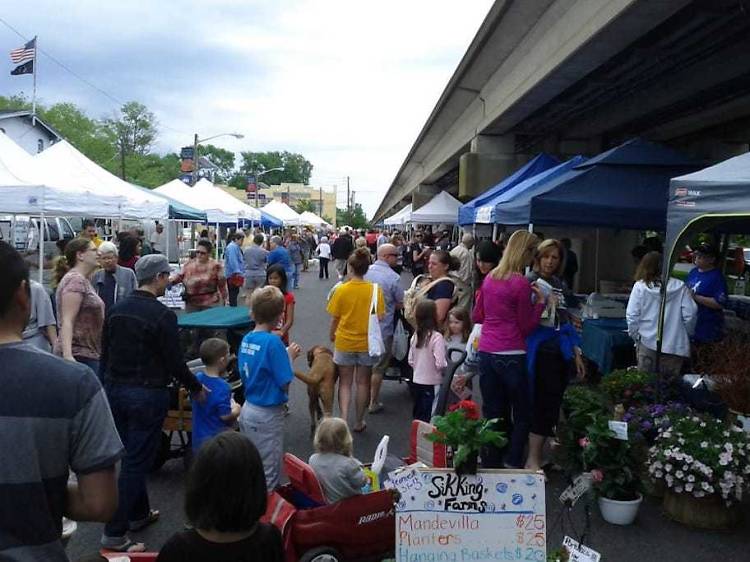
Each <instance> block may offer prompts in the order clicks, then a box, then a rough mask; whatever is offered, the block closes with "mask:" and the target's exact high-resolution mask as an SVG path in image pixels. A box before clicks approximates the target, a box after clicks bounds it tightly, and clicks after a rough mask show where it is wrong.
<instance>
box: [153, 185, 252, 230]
mask: <svg viewBox="0 0 750 562" xmlns="http://www.w3.org/2000/svg"><path fill="white" fill-rule="evenodd" d="M201 182H205V183H204V184H202V185H201ZM154 191H155V192H157V193H161V194H163V195H166V196H167V197H171V198H172V199H176V200H177V201H179V202H180V203H183V204H185V205H189V206H191V207H195V208H196V209H200V210H201V211H205V212H206V217H207V220H208V222H210V223H232V222H237V221H238V220H239V219H242V218H244V219H248V220H252V221H260V212H259V211H258V210H257V209H254V208H253V207H250V206H249V205H245V204H244V203H242V201H239V200H237V199H235V198H234V197H232V196H231V195H229V194H228V193H225V192H224V191H222V190H221V189H219V188H218V187H215V186H214V185H213V184H212V183H211V182H209V181H208V180H200V181H199V182H198V183H197V184H196V185H195V186H193V187H189V186H187V185H185V184H184V183H183V182H182V181H180V180H178V179H174V180H172V181H170V182H167V183H165V184H164V185H161V186H159V187H157V188H156V189H154ZM217 192H218V193H220V194H221V195H219V194H218V193H217Z"/></svg>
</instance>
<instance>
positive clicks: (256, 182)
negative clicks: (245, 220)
mask: <svg viewBox="0 0 750 562" xmlns="http://www.w3.org/2000/svg"><path fill="white" fill-rule="evenodd" d="M283 171H284V168H283V167H281V168H271V169H270V170H263V171H262V172H258V173H257V174H255V208H256V209H257V208H258V190H259V189H260V187H259V186H258V183H260V178H261V176H265V175H266V174H269V173H271V172H283Z"/></svg>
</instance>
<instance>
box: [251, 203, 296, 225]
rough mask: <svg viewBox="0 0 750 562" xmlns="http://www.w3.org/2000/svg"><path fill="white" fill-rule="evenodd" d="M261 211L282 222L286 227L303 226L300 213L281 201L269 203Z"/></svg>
mask: <svg viewBox="0 0 750 562" xmlns="http://www.w3.org/2000/svg"><path fill="white" fill-rule="evenodd" d="M260 210H261V211H263V212H264V213H267V214H269V215H271V216H272V217H275V218H277V219H279V220H281V222H282V223H283V225H284V226H299V225H301V224H302V221H301V219H300V215H299V213H297V212H296V211H295V210H294V209H292V208H291V207H290V206H289V205H287V204H286V203H282V202H281V201H269V202H268V203H266V205H264V206H263V207H261V208H260Z"/></svg>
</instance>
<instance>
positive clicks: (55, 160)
mask: <svg viewBox="0 0 750 562" xmlns="http://www.w3.org/2000/svg"><path fill="white" fill-rule="evenodd" d="M33 159H34V160H35V161H37V162H42V163H43V164H44V166H46V168H47V169H53V170H55V173H63V174H65V175H66V176H68V177H70V178H72V179H73V180H74V181H75V182H76V183H78V184H79V185H80V186H82V187H84V188H86V189H90V190H92V191H93V190H103V191H105V192H106V193H108V194H111V195H119V196H121V197H122V198H123V203H122V205H121V206H120V212H119V216H121V217H123V218H126V219H166V218H167V217H168V216H169V203H168V202H167V201H165V200H164V199H162V198H161V197H157V196H155V195H152V194H149V193H148V192H145V191H142V190H140V189H138V188H137V187H133V186H132V185H130V184H129V183H128V182H126V181H124V180H122V179H120V178H118V177H117V176H115V175H114V174H112V173H110V172H109V171H107V170H105V169H104V168H102V167H101V166H99V165H98V164H97V163H96V162H93V161H92V160H89V159H88V158H87V157H86V156H85V155H84V154H83V153H82V152H80V151H78V150H77V149H76V148H75V147H74V146H73V145H71V144H70V143H69V142H68V141H66V140H61V141H59V142H56V143H55V144H53V145H52V146H50V147H49V148H48V149H47V150H45V151H43V152H40V153H39V154H37V155H36V156H34V157H33Z"/></svg>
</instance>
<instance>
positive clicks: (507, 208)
mask: <svg viewBox="0 0 750 562" xmlns="http://www.w3.org/2000/svg"><path fill="white" fill-rule="evenodd" d="M585 161H586V159H585V158H584V157H583V156H574V157H573V158H571V159H570V160H568V161H566V162H563V163H562V164H558V165H557V166H555V167H554V168H549V169H548V170H545V171H543V172H541V173H539V174H537V175H535V176H533V177H531V178H528V179H526V180H524V181H522V182H521V183H519V184H517V185H515V186H513V187H512V188H510V189H509V190H507V191H506V192H504V193H501V194H500V195H498V196H497V197H496V198H495V199H493V200H491V201H488V202H487V204H486V205H483V206H482V207H480V209H478V210H477V212H478V213H480V214H487V215H488V218H489V220H490V222H493V223H496V224H498V223H499V224H505V225H518V224H529V211H530V208H531V199H532V197H534V196H535V195H538V194H540V193H544V192H545V191H546V190H547V188H548V186H549V185H556V182H558V181H560V180H562V179H564V178H566V177H569V176H570V175H571V174H573V173H574V172H573V168H575V167H576V166H578V165H579V164H581V163H583V162H585Z"/></svg>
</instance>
